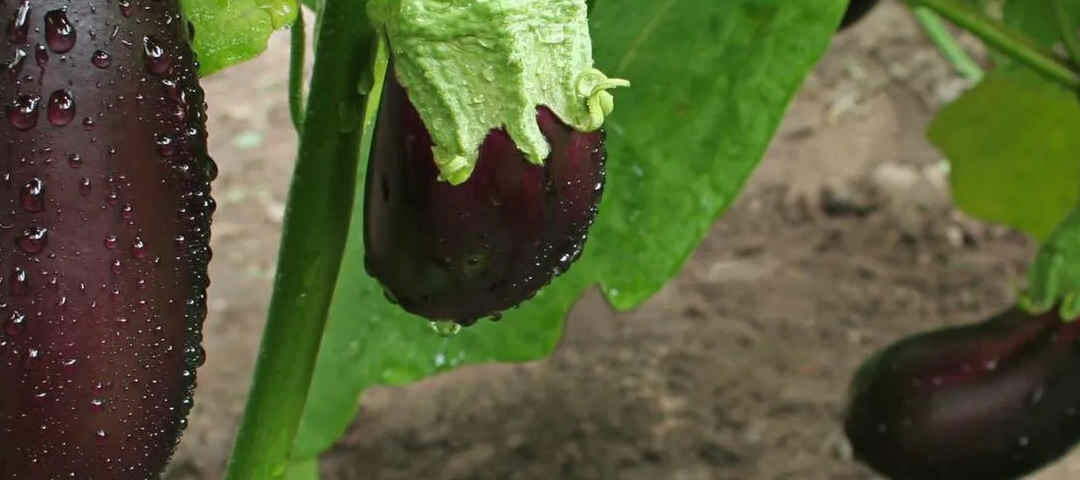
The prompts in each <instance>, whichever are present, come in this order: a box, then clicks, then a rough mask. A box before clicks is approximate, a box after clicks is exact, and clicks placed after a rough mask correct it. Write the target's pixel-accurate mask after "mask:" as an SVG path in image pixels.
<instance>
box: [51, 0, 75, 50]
mask: <svg viewBox="0 0 1080 480" xmlns="http://www.w3.org/2000/svg"><path fill="white" fill-rule="evenodd" d="M45 42H46V43H48V44H49V48H51V49H52V50H53V51H54V52H56V53H67V51H69V50H71V47H74V46H75V27H72V26H71V22H69V21H68V18H67V12H65V11H64V10H52V11H50V12H49V13H46V14H45Z"/></svg>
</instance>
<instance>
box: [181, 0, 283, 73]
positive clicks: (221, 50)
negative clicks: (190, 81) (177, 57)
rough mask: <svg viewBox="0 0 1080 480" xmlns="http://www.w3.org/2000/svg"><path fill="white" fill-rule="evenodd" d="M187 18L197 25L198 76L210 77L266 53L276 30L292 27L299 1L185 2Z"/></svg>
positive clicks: (221, 0)
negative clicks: (269, 40) (287, 26)
mask: <svg viewBox="0 0 1080 480" xmlns="http://www.w3.org/2000/svg"><path fill="white" fill-rule="evenodd" d="M181 3H182V6H183V9H184V15H185V16H186V17H187V19H188V21H190V22H191V23H192V24H193V25H194V26H195V40H194V41H193V42H192V44H193V45H192V46H193V47H194V48H195V53H198V54H199V74H200V75H202V76H206V75H210V74H211V73H214V72H216V71H218V70H221V69H223V68H225V67H227V66H229V65H233V64H236V63H240V62H242V61H244V60H250V59H252V58H255V57H256V56H258V55H259V54H260V53H262V52H263V50H266V40H267V39H268V38H270V34H271V33H273V32H274V30H275V29H278V28H281V27H283V26H286V25H291V24H292V22H293V20H294V19H296V15H297V12H299V3H298V2H297V0H182V2H181Z"/></svg>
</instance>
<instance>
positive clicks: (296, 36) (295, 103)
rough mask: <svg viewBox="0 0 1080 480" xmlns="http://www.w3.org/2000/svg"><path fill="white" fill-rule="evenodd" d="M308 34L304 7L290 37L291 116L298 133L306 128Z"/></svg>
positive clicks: (298, 15)
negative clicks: (305, 99) (305, 98)
mask: <svg viewBox="0 0 1080 480" xmlns="http://www.w3.org/2000/svg"><path fill="white" fill-rule="evenodd" d="M306 49H307V34H306V32H305V29H304V9H303V8H301V9H300V11H299V12H297V13H296V21H295V22H294V23H293V26H292V31H291V32H290V37H289V117H290V118H292V123H293V128H295V129H296V132H297V133H300V132H303V130H304V67H305V65H304V60H305V57H306Z"/></svg>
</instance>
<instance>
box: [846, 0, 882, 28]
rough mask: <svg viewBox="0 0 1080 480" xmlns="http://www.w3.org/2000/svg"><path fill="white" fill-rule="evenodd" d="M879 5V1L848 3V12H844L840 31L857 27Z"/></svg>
mask: <svg viewBox="0 0 1080 480" xmlns="http://www.w3.org/2000/svg"><path fill="white" fill-rule="evenodd" d="M877 4H878V0H851V2H850V3H848V7H847V10H845V11H844V18H843V20H841V21H840V28H839V30H844V29H846V28H848V27H850V26H852V25H855V23H857V22H858V21H859V20H862V18H863V17H865V16H866V14H867V13H870V10H873V9H874V7H875V6H876V5H877Z"/></svg>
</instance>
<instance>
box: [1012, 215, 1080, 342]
mask: <svg viewBox="0 0 1080 480" xmlns="http://www.w3.org/2000/svg"><path fill="white" fill-rule="evenodd" d="M1029 275H1030V279H1029V285H1028V288H1027V290H1026V291H1025V292H1024V293H1023V294H1022V295H1021V297H1020V306H1021V307H1022V308H1024V309H1025V310H1028V311H1030V312H1032V313H1044V312H1047V311H1049V310H1050V309H1052V308H1054V306H1055V305H1060V312H1061V317H1062V318H1063V319H1064V320H1066V321H1072V320H1076V319H1077V318H1078V317H1080V207H1077V208H1076V209H1074V210H1073V212H1072V213H1071V214H1069V216H1068V217H1066V218H1065V221H1064V222H1062V224H1061V225H1059V226H1058V227H1057V229H1056V230H1055V231H1054V233H1053V234H1052V235H1050V238H1049V239H1047V241H1046V243H1044V244H1043V246H1042V248H1041V249H1040V251H1039V255H1038V257H1036V259H1035V263H1034V264H1033V265H1032V266H1031V271H1030V273H1029Z"/></svg>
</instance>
